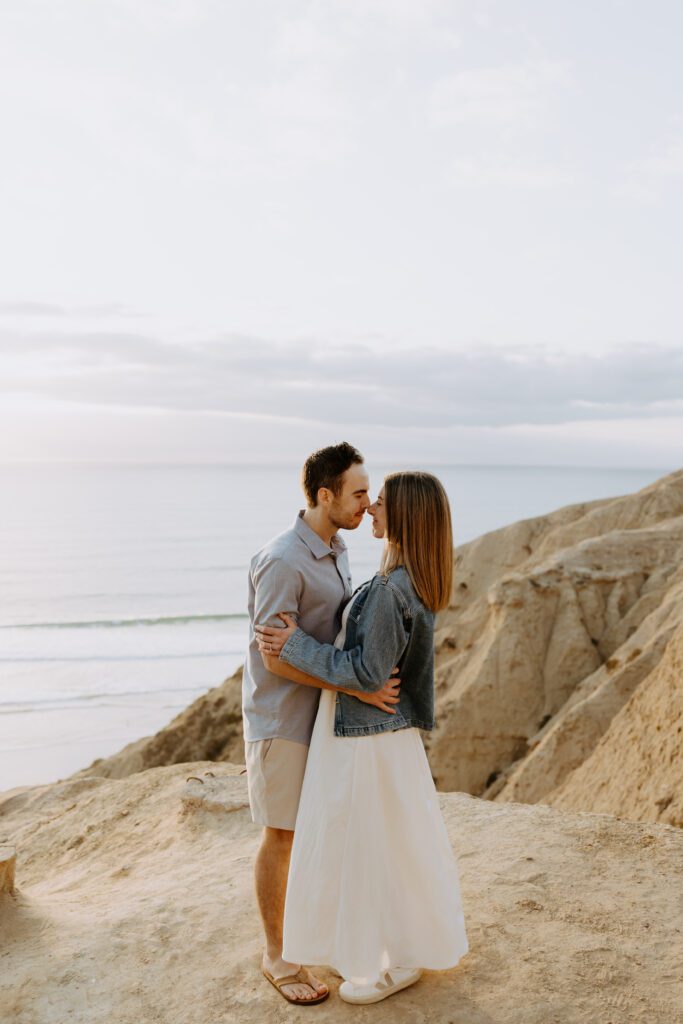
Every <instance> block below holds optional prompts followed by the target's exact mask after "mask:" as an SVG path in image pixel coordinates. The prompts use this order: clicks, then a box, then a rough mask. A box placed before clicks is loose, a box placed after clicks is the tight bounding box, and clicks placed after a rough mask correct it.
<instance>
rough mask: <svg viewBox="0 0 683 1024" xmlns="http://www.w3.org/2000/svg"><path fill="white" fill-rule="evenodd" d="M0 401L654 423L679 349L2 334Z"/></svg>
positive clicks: (406, 421) (345, 416) (399, 422)
mask: <svg viewBox="0 0 683 1024" xmlns="http://www.w3.org/2000/svg"><path fill="white" fill-rule="evenodd" d="M0 353H2V354H3V367H4V373H3V377H2V380H1V381H0V391H2V392H4V393H6V394H7V393H11V394H14V395H17V394H21V393H23V394H26V395H33V396H35V395H43V396H46V397H49V398H51V399H60V400H63V401H64V400H65V401H68V402H71V403H75V404H79V403H88V404H91V405H92V404H93V403H95V404H99V405H101V406H117V407H123V408H130V409H166V410H176V411H187V412H189V411H192V412H228V413H242V414H250V415H254V416H266V415H267V416H275V417H281V418H283V419H286V420H287V419H289V420H294V419H296V420H299V421H301V420H307V421H311V422H312V421H316V422H341V423H343V422H347V421H348V422H353V423H355V424H365V425H383V426H401V427H452V426H457V425H470V426H494V427H500V426H508V425H513V424H544V423H555V424H556V423H563V422H572V421H582V420H588V419H590V420H597V419H599V420H609V419H615V418H624V417H629V418H642V417H651V418H652V417H655V418H656V417H658V416H663V415H667V414H670V413H671V412H675V411H678V410H680V408H681V402H682V401H683V384H682V383H681V382H682V381H683V350H681V349H672V348H667V347H665V346H657V345H649V346H645V345H635V346H631V347H630V348H628V349H622V350H620V351H614V352H611V353H607V354H601V355H592V356H591V355H586V354H581V355H577V354H566V353H562V352H552V351H550V350H548V349H539V348H526V349H524V348H521V349H518V350H516V351H511V350H510V349H496V348H486V349H484V348H482V349H479V350H476V351H444V350H443V349H437V348H423V349H420V350H417V349H412V350H405V351H401V350H396V351H387V350H386V349H384V350H383V349H380V348H378V347H377V346H370V345H364V344H350V343H349V344H335V345H330V344H329V343H327V344H325V343H322V342H316V341H313V340H306V341H296V342H291V343H288V344H283V343H275V342H271V341H267V340H264V339H261V338H255V337H249V336H242V335H225V336H223V337H220V338H216V339H211V340H203V341H196V342H193V343H178V342H174V343H169V342H166V341H163V340H161V339H159V338H155V337H153V336H147V335H144V334H139V333H132V332H131V333H126V332H116V333H115V332H83V333H80V334H77V333H74V334H68V333H65V332H62V333H54V334H51V333H49V332H42V333H38V332H32V333H29V332H26V333H24V334H18V333H16V332H15V333H12V332H4V334H2V333H0Z"/></svg>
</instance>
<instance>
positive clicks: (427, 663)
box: [280, 566, 434, 736]
mask: <svg viewBox="0 0 683 1024" xmlns="http://www.w3.org/2000/svg"><path fill="white" fill-rule="evenodd" d="M352 600H353V604H352V606H351V609H350V611H349V615H348V619H347V623H346V639H345V642H344V649H343V650H339V649H338V648H336V647H333V646H332V645H331V644H320V643H318V641H317V640H314V639H313V637H312V636H309V635H308V634H307V633H304V631H303V630H302V629H299V628H297V629H296V631H295V632H294V633H292V635H291V636H290V638H289V639H288V640H287V643H286V644H285V645H284V647H283V648H282V650H281V651H280V658H281V659H282V660H283V661H286V662H287V663H288V664H290V665H293V666H294V667H295V668H298V669H300V670H301V671H302V672H306V673H308V675H311V676H316V678H318V679H322V680H324V681H325V682H327V683H331V684H332V685H333V686H341V687H344V688H345V689H347V690H359V691H361V692H365V693H373V692H375V691H377V690H381V689H382V687H383V686H384V684H385V683H386V681H387V680H388V679H389V678H390V676H391V672H392V670H393V669H394V668H395V667H396V666H398V668H399V669H400V672H399V676H400V679H401V689H400V691H399V692H400V700H399V703H398V704H394V705H392V706H393V707H394V709H395V711H396V714H395V715H390V714H388V713H387V712H386V711H381V710H380V709H379V708H376V707H374V706H373V705H371V704H365V703H364V702H363V701H360V700H357V699H356V698H355V697H352V696H350V695H349V694H346V693H338V694H337V699H336V706H335V714H334V734H335V736H366V735H369V734H371V733H376V732H386V731H389V730H394V729H408V728H410V727H412V726H417V727H418V728H420V729H433V728H434V612H432V611H430V610H429V609H428V608H426V607H425V606H424V604H423V603H422V601H421V600H420V598H419V597H418V596H417V594H416V593H415V589H414V587H413V584H412V582H411V579H410V576H409V575H408V572H407V571H406V569H405V568H404V567H403V566H399V567H398V568H396V569H394V570H392V572H390V573H389V575H388V576H384V575H381V574H380V573H377V575H376V576H374V577H373V579H372V580H371V582H370V585H369V586H366V587H364V588H362V589H361V590H360V591H359V593H357V594H356V596H355V597H354V598H352Z"/></svg>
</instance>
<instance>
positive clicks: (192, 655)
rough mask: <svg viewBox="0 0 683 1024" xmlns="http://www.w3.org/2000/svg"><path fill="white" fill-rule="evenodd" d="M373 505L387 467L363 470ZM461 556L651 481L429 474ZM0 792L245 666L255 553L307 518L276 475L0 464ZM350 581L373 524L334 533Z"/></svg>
mask: <svg viewBox="0 0 683 1024" xmlns="http://www.w3.org/2000/svg"><path fill="white" fill-rule="evenodd" d="M368 468H369V469H370V471H371V480H372V484H373V486H374V487H375V491H373V495H374V493H376V489H377V487H378V485H379V483H380V481H381V478H382V475H383V474H384V473H385V472H388V471H389V470H390V469H393V468H396V467H384V466H369V467H368ZM423 468H429V470H430V471H431V472H434V473H436V474H437V475H438V476H439V477H440V478H441V480H442V481H443V483H444V485H445V487H446V490H447V492H448V494H449V498H450V500H451V504H452V508H453V515H454V526H455V539H456V544H459V543H463V542H465V541H468V540H471V539H472V538H473V537H476V536H478V535H479V534H482V533H485V532H487V531H489V530H493V529H496V528H497V527H500V526H504V525H506V524H508V523H511V522H514V521H515V520H518V519H525V518H528V517H530V516H535V515H540V514H543V513H546V512H550V511H552V510H553V509H556V508H559V507H561V506H562V505H567V504H571V503H574V502H578V501H588V500H592V499H594V498H604V497H610V496H617V495H621V494H626V493H630V492H632V491H636V490H638V489H640V488H641V487H644V486H646V485H647V484H649V483H652V482H653V481H654V480H656V479H658V478H659V477H661V476H663V475H664V474H665V473H666V472H667V471H666V470H662V469H652V470H648V469H595V468H575V467H569V468H568V467H542V466H534V467H530V466H430V467H423ZM0 494H1V495H2V501H1V502H0V790H6V789H10V788H12V787H14V786H21V785H33V784H36V783H46V782H52V781H55V780H57V779H59V778H64V777H65V776H66V775H68V774H70V773H71V772H74V771H77V770H78V769H80V768H83V767H86V766H87V765H89V764H90V763H91V761H92V760H94V759H95V758H96V757H107V756H108V755H110V754H113V753H115V752H116V751H118V750H120V749H121V747H123V746H124V745H125V744H126V743H129V742H131V741H132V740H136V739H139V738H140V737H142V736H146V735H150V734H152V733H154V732H156V731H157V730H158V729H159V728H161V727H162V726H164V725H165V724H167V722H169V721H170V720H171V718H173V717H174V716H175V715H176V714H177V713H178V712H179V711H181V710H182V709H183V708H185V707H186V706H187V705H188V704H190V703H191V702H192V701H193V700H194V699H195V698H196V697H198V696H199V695H200V694H201V693H204V692H205V691H206V690H207V689H209V688H210V687H212V686H216V685H217V684H218V683H220V682H222V680H223V679H225V678H226V677H227V676H229V675H230V674H231V673H232V672H233V671H234V670H235V669H236V668H237V667H238V665H240V664H241V663H242V661H243V660H244V652H245V648H246V644H247V636H248V620H247V616H246V593H247V584H246V581H247V570H248V565H249V559H250V557H251V555H252V554H253V553H254V552H255V551H256V550H258V548H259V547H261V546H262V545H263V544H264V543H265V541H267V540H268V539H269V538H270V537H272V536H273V535H275V534H276V533H279V532H280V531H282V530H283V529H286V528H287V527H288V526H289V525H290V524H291V523H292V522H293V520H294V518H295V516H296V513H297V511H298V509H299V508H302V507H303V505H304V502H303V497H302V494H301V491H300V487H299V480H298V469H297V468H296V467H282V466H277V467H276V466H258V467H247V466H233V465H206V466H169V465H163V466H162V465H160V466H148V465H50V466H48V465H12V466H9V465H6V466H0ZM344 538H345V540H346V542H347V543H348V546H349V551H350V559H351V567H352V571H353V577H354V585H357V584H358V583H360V582H362V581H363V580H364V579H367V578H368V577H369V576H371V575H372V573H373V572H374V571H375V569H376V568H377V565H378V562H379V558H380V553H381V543H380V542H378V541H376V540H374V539H373V537H372V535H371V532H370V524H369V521H367V520H364V521H363V522H362V523H361V525H360V527H359V529H358V530H356V531H353V532H350V533H345V534H344Z"/></svg>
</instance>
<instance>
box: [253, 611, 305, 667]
mask: <svg viewBox="0 0 683 1024" xmlns="http://www.w3.org/2000/svg"><path fill="white" fill-rule="evenodd" d="M278 616H279V618H281V619H282V621H283V622H285V623H286V626H260V625H258V624H257V625H255V626H254V634H255V635H256V641H257V643H258V649H259V651H260V652H261V654H270V655H272V656H273V657H274V658H279V657H280V651H281V650H282V648H283V647H284V646H285V644H286V643H287V641H288V640H289V638H290V636H291V635H292V633H293V632H294V631H295V630H296V628H297V625H296V622H295V621H294V619H293V618H292V616H291V615H287V613H286V612H278Z"/></svg>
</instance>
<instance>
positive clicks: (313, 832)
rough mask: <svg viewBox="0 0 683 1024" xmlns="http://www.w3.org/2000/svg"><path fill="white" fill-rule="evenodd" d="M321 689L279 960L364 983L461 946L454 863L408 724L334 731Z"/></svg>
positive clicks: (452, 953)
mask: <svg viewBox="0 0 683 1024" xmlns="http://www.w3.org/2000/svg"><path fill="white" fill-rule="evenodd" d="M335 700H336V694H335V692H334V691H333V690H323V691H322V693H321V696H320V706H319V709H318V714H317V718H316V721H315V726H314V730H313V735H312V738H311V746H310V750H309V754H308V761H307V765H306V774H305V776H304V783H303V788H302V791H301V800H300V802H299V810H298V815H297V819H296V828H295V832H294V842H293V846H292V857H291V862H290V870H289V881H288V885H287V897H286V903H285V918H284V947H283V957H284V958H285V960H287V961H289V962H290V963H302V964H312V965H314V964H318V965H324V964H328V965H329V966H331V967H334V968H336V970H337V971H339V973H340V974H341V975H342V977H344V978H345V979H346V980H347V981H352V982H354V983H355V984H359V985H360V984H372V983H373V982H374V981H375V980H376V979H377V978H378V977H379V975H380V972H382V971H384V970H386V969H387V968H390V967H423V968H429V969H432V970H445V969H447V968H449V967H454V966H455V965H456V964H457V963H458V961H459V960H460V959H461V957H463V956H464V954H465V953H466V952H467V950H468V942H467V935H466V932H465V921H464V916H463V909H462V903H461V898H460V880H459V874H458V867H457V863H456V860H455V857H454V855H453V851H452V849H451V844H450V840H449V838H448V834H447V832H446V826H445V824H444V820H443V817H442V814H441V808H440V806H439V798H438V795H437V792H436V789H435V787H434V782H433V779H432V775H431V771H430V768H429V763H428V761H427V755H426V753H425V749H424V745H423V743H422V737H421V736H420V733H419V732H418V730H417V729H414V728H410V729H399V730H396V731H393V732H392V731H388V732H381V733H375V734H373V735H370V736H358V737H349V736H335V735H334V728H333V727H334V711H335Z"/></svg>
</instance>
